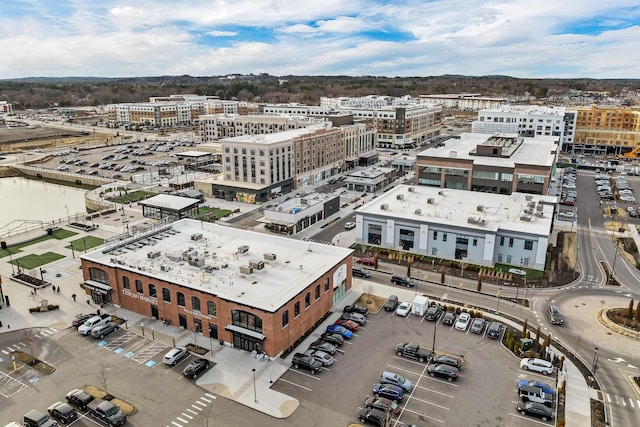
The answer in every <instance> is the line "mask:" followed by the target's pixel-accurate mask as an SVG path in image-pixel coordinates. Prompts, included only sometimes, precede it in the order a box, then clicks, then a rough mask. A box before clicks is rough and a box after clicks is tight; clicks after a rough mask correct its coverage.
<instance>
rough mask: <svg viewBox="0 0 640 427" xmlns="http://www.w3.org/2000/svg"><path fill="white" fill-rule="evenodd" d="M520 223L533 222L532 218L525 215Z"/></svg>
mask: <svg viewBox="0 0 640 427" xmlns="http://www.w3.org/2000/svg"><path fill="white" fill-rule="evenodd" d="M520 221H524V222H531V217H530V216H526V215H523V216H521V217H520Z"/></svg>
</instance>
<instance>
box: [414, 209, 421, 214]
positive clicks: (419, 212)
mask: <svg viewBox="0 0 640 427" xmlns="http://www.w3.org/2000/svg"><path fill="white" fill-rule="evenodd" d="M414 213H415V214H416V215H420V214H421V213H422V210H420V209H416V210H415V212H414Z"/></svg>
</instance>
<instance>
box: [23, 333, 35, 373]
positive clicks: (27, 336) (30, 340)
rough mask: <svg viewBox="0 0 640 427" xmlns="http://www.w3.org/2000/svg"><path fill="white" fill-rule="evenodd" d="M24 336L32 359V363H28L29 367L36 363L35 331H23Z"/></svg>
mask: <svg viewBox="0 0 640 427" xmlns="http://www.w3.org/2000/svg"><path fill="white" fill-rule="evenodd" d="M22 331H23V332H22V335H23V339H24V342H25V346H26V347H27V350H28V351H29V357H31V361H30V362H29V363H28V364H29V365H33V364H34V363H35V361H36V357H35V355H34V352H35V348H34V344H35V340H34V337H35V333H34V332H33V329H23V330H22Z"/></svg>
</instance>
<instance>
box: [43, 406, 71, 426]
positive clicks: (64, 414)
mask: <svg viewBox="0 0 640 427" xmlns="http://www.w3.org/2000/svg"><path fill="white" fill-rule="evenodd" d="M47 412H49V415H50V416H51V418H54V419H56V420H58V421H60V422H61V423H62V424H69V423H71V422H73V420H75V419H76V418H78V413H77V412H76V410H75V409H74V408H73V407H72V406H71V405H69V404H68V403H65V402H56V403H54V404H53V405H51V406H49V408H48V409H47Z"/></svg>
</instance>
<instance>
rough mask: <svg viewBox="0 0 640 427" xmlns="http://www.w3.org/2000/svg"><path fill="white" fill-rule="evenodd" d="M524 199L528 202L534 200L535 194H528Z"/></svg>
mask: <svg viewBox="0 0 640 427" xmlns="http://www.w3.org/2000/svg"><path fill="white" fill-rule="evenodd" d="M524 199H525V200H526V201H527V202H530V201H532V200H533V196H530V195H526V196H524Z"/></svg>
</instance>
